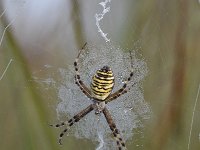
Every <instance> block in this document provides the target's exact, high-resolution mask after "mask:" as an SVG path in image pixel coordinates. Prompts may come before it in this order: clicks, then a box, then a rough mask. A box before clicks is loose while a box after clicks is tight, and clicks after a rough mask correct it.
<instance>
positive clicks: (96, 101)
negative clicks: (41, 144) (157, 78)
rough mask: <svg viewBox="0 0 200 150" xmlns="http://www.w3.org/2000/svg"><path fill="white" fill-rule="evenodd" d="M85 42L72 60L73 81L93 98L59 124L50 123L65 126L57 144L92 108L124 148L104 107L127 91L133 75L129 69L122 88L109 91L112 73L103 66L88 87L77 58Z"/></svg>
mask: <svg viewBox="0 0 200 150" xmlns="http://www.w3.org/2000/svg"><path fill="white" fill-rule="evenodd" d="M85 46H86V44H85V45H84V46H83V47H82V49H81V50H80V51H79V53H78V56H77V58H76V60H75V62H74V67H75V73H76V74H75V83H76V84H77V85H78V86H79V88H80V89H81V91H82V92H83V93H84V94H85V95H86V96H87V97H88V98H89V99H91V100H93V103H92V104H90V105H89V106H88V107H87V108H85V109H83V110H82V111H81V112H79V113H78V114H76V115H75V116H74V117H73V118H71V119H69V120H67V121H65V122H61V123H60V124H56V125H51V126H53V127H56V128H58V127H62V126H65V125H66V126H67V128H66V129H64V130H63V132H61V134H60V136H59V144H61V140H62V137H63V135H64V134H65V132H67V131H68V129H69V127H71V126H72V125H73V124H74V123H76V122H78V121H79V120H80V119H81V118H83V117H84V116H86V115H87V114H88V113H89V112H91V111H92V110H95V114H100V113H103V114H104V116H105V118H106V121H107V123H108V125H109V127H110V129H111V131H112V133H113V135H114V138H115V140H116V143H117V146H118V149H119V150H122V149H126V146H125V143H124V141H123V139H122V137H121V135H120V132H119V130H118V129H117V127H116V125H115V123H114V120H113V119H112V116H111V114H110V112H109V110H108V109H107V108H106V104H107V103H108V102H111V101H112V100H114V99H116V98H118V97H119V96H120V95H122V94H125V93H127V91H128V89H127V82H128V81H130V80H131V78H132V76H133V71H131V73H130V76H129V77H128V79H127V81H125V82H124V85H123V86H122V88H120V89H119V90H118V91H116V92H114V93H111V92H112V89H113V87H114V75H113V72H112V70H111V68H110V67H108V66H104V67H102V68H101V69H99V70H97V71H96V73H95V74H94V76H93V77H92V81H91V86H90V87H91V89H89V88H88V87H87V86H86V85H85V84H84V83H83V81H82V80H81V78H80V74H79V71H78V70H79V69H78V60H79V56H80V54H81V52H82V50H84V48H85Z"/></svg>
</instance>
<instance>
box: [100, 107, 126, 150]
mask: <svg viewBox="0 0 200 150" xmlns="http://www.w3.org/2000/svg"><path fill="white" fill-rule="evenodd" d="M103 114H104V116H105V118H106V121H107V122H108V125H109V127H110V129H111V131H112V133H113V135H114V138H115V140H116V143H117V147H118V149H119V150H122V149H126V146H125V142H124V141H123V139H122V137H121V135H120V131H119V130H118V129H117V127H116V125H115V123H114V121H113V119H112V116H111V114H110V112H109V111H108V109H107V108H106V107H105V108H104V109H103Z"/></svg>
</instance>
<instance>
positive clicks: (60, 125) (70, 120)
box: [50, 104, 96, 145]
mask: <svg viewBox="0 0 200 150" xmlns="http://www.w3.org/2000/svg"><path fill="white" fill-rule="evenodd" d="M95 106H96V105H95V104H91V105H89V106H88V107H87V108H85V109H84V110H82V111H81V112H79V113H78V114H77V115H75V116H74V117H73V118H71V119H69V120H67V121H65V122H61V123H59V124H55V125H50V126H52V127H55V128H60V127H62V126H65V125H66V126H67V128H65V129H64V130H63V131H62V132H61V133H60V135H59V140H58V142H59V144H60V145H62V143H61V141H62V137H63V136H64V134H65V133H66V132H67V131H68V130H69V128H70V127H71V126H72V125H73V124H74V123H76V122H78V121H79V120H80V119H81V118H83V117H84V116H86V115H87V114H88V113H89V112H91V111H92V110H94V108H95Z"/></svg>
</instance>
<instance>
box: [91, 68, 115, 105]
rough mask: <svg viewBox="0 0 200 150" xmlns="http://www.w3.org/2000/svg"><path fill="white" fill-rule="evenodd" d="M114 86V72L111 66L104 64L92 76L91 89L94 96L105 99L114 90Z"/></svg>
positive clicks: (101, 99)
mask: <svg viewBox="0 0 200 150" xmlns="http://www.w3.org/2000/svg"><path fill="white" fill-rule="evenodd" d="M113 86H114V76H113V72H112V70H111V69H110V68H109V67H107V66H104V67H103V68H102V69H100V70H97V71H96V73H95V75H94V76H93V78H92V83H91V90H92V94H93V97H94V98H95V99H97V100H100V101H104V100H105V99H106V98H107V97H108V96H109V95H110V93H111V92H112V89H113Z"/></svg>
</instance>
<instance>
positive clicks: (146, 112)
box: [57, 44, 151, 150]
mask: <svg viewBox="0 0 200 150" xmlns="http://www.w3.org/2000/svg"><path fill="white" fill-rule="evenodd" d="M132 57H133V60H132V61H133V69H134V77H133V80H132V81H131V82H130V84H129V86H130V87H131V90H130V91H129V92H128V93H127V94H125V95H123V96H121V97H119V98H118V99H117V100H114V101H112V102H110V103H109V104H108V105H107V107H108V109H109V110H110V113H111V114H112V116H113V118H114V121H115V123H116V125H117V127H118V128H119V130H120V131H121V132H122V135H123V137H124V139H125V141H127V140H131V138H132V137H134V136H133V135H134V132H133V131H134V129H137V128H142V127H143V121H144V120H146V119H148V118H149V117H150V114H151V111H150V107H149V105H148V103H146V102H145V100H144V96H143V90H142V81H143V79H144V78H145V76H146V75H147V73H148V69H147V65H146V63H145V61H144V59H142V58H140V59H139V58H137V57H136V51H134V50H132ZM79 64H80V68H81V69H80V74H81V79H82V80H83V81H84V82H85V84H86V85H87V86H88V87H89V85H90V81H91V78H92V76H93V74H94V73H95V71H96V70H97V69H99V68H101V67H103V66H104V65H109V66H110V67H111V68H112V70H113V72H114V75H115V86H114V89H113V91H116V90H117V89H119V88H121V87H122V85H123V84H122V83H123V81H124V80H125V79H126V78H127V77H128V75H129V74H130V68H131V59H130V55H129V53H128V52H124V50H122V49H121V48H119V47H114V46H113V45H111V44H107V45H105V46H101V47H95V46H91V45H89V46H88V47H87V49H86V50H85V52H84V54H83V55H81V58H80V62H79ZM60 73H61V77H62V79H61V80H62V81H65V83H63V84H62V85H61V86H60V87H58V96H59V99H60V100H61V101H60V102H59V104H58V106H57V113H58V116H60V114H62V115H61V116H63V114H64V115H65V114H67V115H68V118H70V117H73V116H74V115H75V114H77V113H78V112H79V111H81V110H82V109H84V108H86V107H87V106H88V105H89V104H91V103H92V101H91V100H89V99H88V98H87V97H85V96H84V94H83V93H82V92H81V91H80V90H79V88H78V87H77V86H75V85H74V67H73V66H69V68H68V70H66V69H60ZM72 129H74V130H73V131H74V136H75V137H76V138H83V139H85V138H86V139H90V140H92V141H94V142H95V141H98V142H100V143H101V144H102V143H103V145H102V146H101V149H103V150H104V149H105V150H106V149H116V143H115V141H114V139H113V138H112V136H111V131H110V129H109V126H108V124H107V122H106V120H105V118H104V116H103V114H101V115H100V116H97V115H95V114H94V112H91V113H90V114H89V115H87V116H86V117H85V118H83V119H82V120H80V121H79V122H78V123H77V124H76V125H74V127H72ZM97 149H99V148H97Z"/></svg>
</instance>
